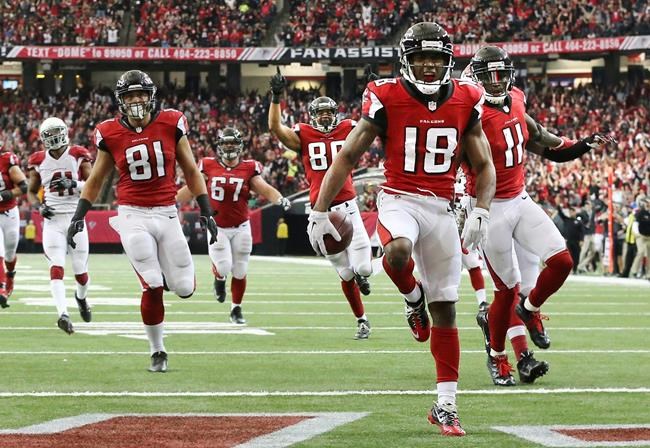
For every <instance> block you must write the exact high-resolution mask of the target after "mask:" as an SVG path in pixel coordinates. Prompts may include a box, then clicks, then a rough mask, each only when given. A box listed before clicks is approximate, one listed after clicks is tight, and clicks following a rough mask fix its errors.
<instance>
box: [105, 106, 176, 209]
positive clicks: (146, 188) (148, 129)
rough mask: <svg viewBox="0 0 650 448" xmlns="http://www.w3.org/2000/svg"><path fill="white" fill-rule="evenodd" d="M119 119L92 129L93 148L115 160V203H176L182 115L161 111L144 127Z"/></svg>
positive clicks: (143, 205) (108, 121) (170, 110)
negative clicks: (177, 155) (133, 125)
mask: <svg viewBox="0 0 650 448" xmlns="http://www.w3.org/2000/svg"><path fill="white" fill-rule="evenodd" d="M125 121H126V119H125V118H123V117H118V118H113V119H112V120H106V121H104V122H102V123H100V124H98V125H97V127H96V128H95V145H96V146H97V148H98V149H100V150H102V151H107V152H109V153H110V154H111V155H112V156H113V160H115V167H116V168H117V172H118V173H119V180H118V182H117V203H118V204H119V205H135V206H138V207H160V206H167V205H174V204H175V203H176V145H177V143H178V141H179V140H180V139H181V138H182V137H183V136H184V135H186V134H187V132H188V125H187V119H186V118H185V115H183V113H182V112H179V111H177V110H174V109H164V110H161V111H160V112H158V113H157V114H154V115H152V118H151V122H150V123H149V124H148V125H147V126H145V127H144V128H132V127H131V126H129V125H128V124H126V122H125Z"/></svg>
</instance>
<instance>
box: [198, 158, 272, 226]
mask: <svg viewBox="0 0 650 448" xmlns="http://www.w3.org/2000/svg"><path fill="white" fill-rule="evenodd" d="M199 170H200V171H201V172H202V173H203V174H205V175H206V176H207V178H208V179H207V182H206V183H207V187H208V194H209V195H210V202H211V205H212V209H213V210H214V211H215V212H217V215H216V216H215V221H217V225H218V226H219V227H224V228H227V227H236V226H238V225H240V224H242V223H244V222H246V221H248V199H249V198H250V182H251V179H252V178H253V177H255V176H259V175H260V174H262V165H260V163H259V162H257V161H255V160H242V161H240V162H239V163H238V164H237V165H236V166H233V167H229V166H225V165H223V164H222V163H221V162H220V161H218V160H217V159H215V158H212V157H206V158H204V159H201V161H200V162H199Z"/></svg>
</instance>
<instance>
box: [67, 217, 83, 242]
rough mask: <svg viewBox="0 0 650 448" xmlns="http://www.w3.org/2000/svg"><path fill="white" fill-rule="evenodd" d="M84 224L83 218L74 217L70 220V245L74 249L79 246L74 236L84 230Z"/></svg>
mask: <svg viewBox="0 0 650 448" xmlns="http://www.w3.org/2000/svg"><path fill="white" fill-rule="evenodd" d="M84 225H85V223H84V220H83V219H73V220H72V221H71V222H70V226H69V227H68V246H70V247H71V248H73V249H74V248H76V247H77V243H75V242H74V236H75V235H76V234H77V233H79V232H83V230H84Z"/></svg>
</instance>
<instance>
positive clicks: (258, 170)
mask: <svg viewBox="0 0 650 448" xmlns="http://www.w3.org/2000/svg"><path fill="white" fill-rule="evenodd" d="M263 170H264V167H263V166H262V164H261V163H260V162H258V161H257V160H254V161H253V175H252V176H251V177H253V176H259V175H261V174H262V171H263Z"/></svg>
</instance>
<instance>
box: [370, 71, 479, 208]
mask: <svg viewBox="0 0 650 448" xmlns="http://www.w3.org/2000/svg"><path fill="white" fill-rule="evenodd" d="M446 91H447V93H446V95H443V98H442V99H441V100H440V101H437V102H434V101H426V100H425V99H424V97H423V96H422V95H420V94H418V93H417V92H416V91H415V90H414V89H413V88H412V87H410V86H409V85H408V84H407V83H406V81H404V79H403V78H386V79H379V80H377V81H373V82H371V83H369V84H368V86H367V88H366V90H365V92H364V94H363V104H362V114H363V117H364V118H365V119H367V120H369V121H370V122H372V123H374V124H375V125H376V126H378V127H379V128H380V129H381V133H382V134H383V136H384V137H385V153H386V162H385V163H384V168H385V175H386V182H385V183H384V184H383V185H382V188H383V189H384V190H385V191H386V192H387V193H395V192H405V193H411V194H422V195H435V196H437V197H439V198H445V199H448V200H452V199H453V196H454V182H455V178H456V170H457V168H458V156H459V154H460V148H461V144H462V135H463V133H464V132H465V130H466V129H470V128H471V127H472V126H474V125H475V124H476V122H477V121H478V120H480V118H481V114H482V111H483V99H484V98H483V92H482V90H481V89H480V88H479V87H478V85H477V84H475V83H474V82H472V81H459V80H456V79H453V80H451V82H450V84H449V87H448V88H447V90H446ZM441 93H443V91H442V90H441Z"/></svg>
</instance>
